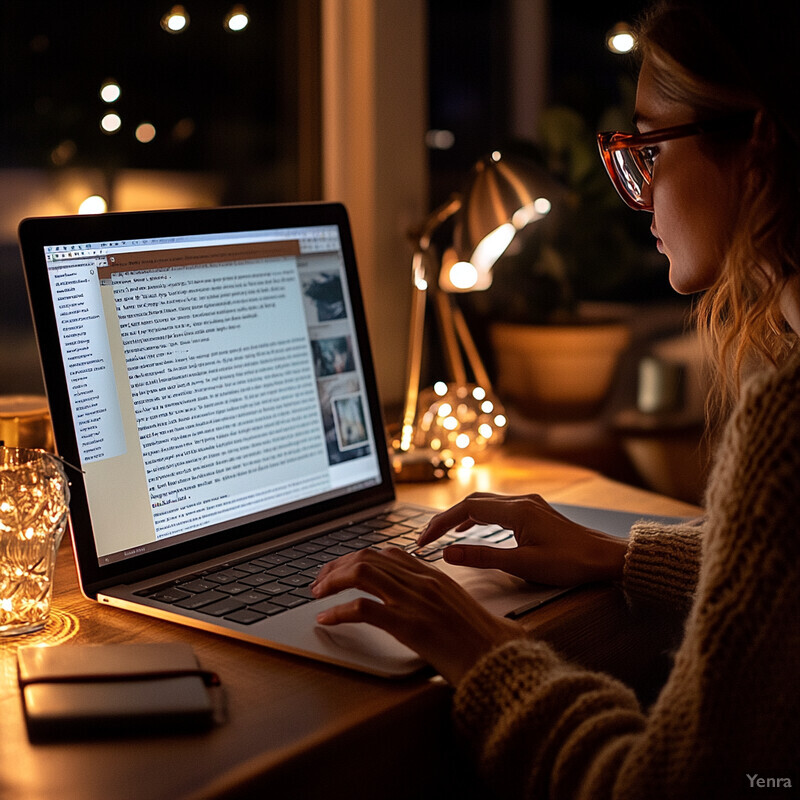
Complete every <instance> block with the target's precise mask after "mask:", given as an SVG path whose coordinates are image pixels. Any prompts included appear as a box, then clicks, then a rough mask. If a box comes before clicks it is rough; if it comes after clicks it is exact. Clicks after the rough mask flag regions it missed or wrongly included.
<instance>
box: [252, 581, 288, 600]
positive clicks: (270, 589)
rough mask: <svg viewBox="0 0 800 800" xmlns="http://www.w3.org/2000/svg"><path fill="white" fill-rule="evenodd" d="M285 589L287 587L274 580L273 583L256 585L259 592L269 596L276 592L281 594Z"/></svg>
mask: <svg viewBox="0 0 800 800" xmlns="http://www.w3.org/2000/svg"><path fill="white" fill-rule="evenodd" d="M287 590H288V587H287V586H285V585H284V584H282V583H278V581H275V582H273V583H265V584H264V585H263V586H259V587H258V591H259V592H261V593H262V594H266V595H270V596H272V595H276V594H283V592H285V591H287Z"/></svg>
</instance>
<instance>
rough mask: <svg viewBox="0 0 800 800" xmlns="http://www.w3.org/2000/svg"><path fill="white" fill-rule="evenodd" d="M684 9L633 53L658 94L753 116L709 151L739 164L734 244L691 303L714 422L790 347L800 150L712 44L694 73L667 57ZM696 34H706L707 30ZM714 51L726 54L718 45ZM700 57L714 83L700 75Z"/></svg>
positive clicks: (682, 29) (704, 109) (655, 19)
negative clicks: (784, 304) (747, 127)
mask: <svg viewBox="0 0 800 800" xmlns="http://www.w3.org/2000/svg"><path fill="white" fill-rule="evenodd" d="M668 7H669V6H668ZM685 9H686V7H685V6H684V7H679V8H678V12H677V13H676V12H675V9H674V8H673V18H672V19H670V20H669V24H664V20H665V18H666V15H664V14H663V11H662V12H659V11H658V10H657V11H656V12H655V13H654V14H653V15H651V16H650V17H647V18H645V19H644V20H643V22H642V24H641V26H640V35H639V56H640V58H643V57H645V56H646V57H647V58H648V59H649V63H651V64H652V66H653V69H654V75H655V78H656V85H657V87H658V90H659V91H660V92H661V93H663V95H664V96H665V97H667V98H669V99H672V100H676V101H678V102H681V103H684V104H686V105H688V106H690V107H691V108H693V109H694V111H695V113H696V115H697V118H699V119H701V118H709V117H713V116H720V115H722V114H725V113H734V112H737V111H742V110H745V109H751V110H753V112H754V118H755V121H754V124H753V128H752V132H751V134H750V137H749V139H747V140H746V141H745V140H744V139H739V140H738V141H736V140H730V143H728V142H725V141H722V142H719V141H717V142H715V145H716V146H715V148H714V151H713V152H712V151H709V156H710V157H713V158H719V159H725V158H728V159H733V158H737V159H740V160H741V159H743V163H742V164H741V166H740V167H738V168H739V169H740V170H741V175H742V176H743V178H742V187H741V200H740V204H739V208H740V211H739V214H738V218H737V220H736V223H735V225H734V234H733V237H732V240H731V241H730V243H729V246H728V248H727V251H726V253H725V255H724V258H723V262H722V264H721V268H720V270H719V274H718V277H717V279H716V281H715V283H714V285H713V286H711V287H710V288H709V289H708V290H706V291H705V292H704V293H703V295H702V296H701V297H700V298H699V300H698V301H697V302H696V303H695V305H694V318H695V321H696V324H697V328H698V331H699V333H700V336H701V339H702V341H703V342H704V344H705V346H706V351H707V354H708V357H709V364H710V373H711V386H712V390H711V393H710V396H709V404H708V412H709V421H710V422H713V421H715V420H716V421H720V420H721V419H723V418H724V417H725V416H727V413H728V411H729V410H730V409H731V408H732V406H733V404H734V402H735V401H736V399H737V397H738V393H739V387H740V385H741V381H742V379H743V377H744V376H745V374H746V373H747V372H748V371H749V370H750V369H751V368H756V367H759V366H762V367H763V366H764V365H773V366H779V365H780V364H781V363H782V362H783V361H784V360H785V358H786V357H787V355H788V353H789V351H790V350H791V349H792V347H793V346H794V343H795V342H796V340H797V336H796V334H794V333H792V332H790V331H789V329H788V327H787V325H786V322H785V320H784V317H783V314H782V312H781V307H780V303H781V295H782V293H783V292H784V290H785V288H786V285H787V283H788V282H789V281H790V280H791V279H792V278H793V277H794V278H797V276H799V275H800V261H799V260H798V256H799V255H800V247H798V241H799V240H798V228H799V227H800V188H799V184H800V178H799V177H798V176H799V175H800V169H798V162H800V148H798V142H797V132H796V131H794V130H792V129H791V128H789V129H788V130H787V128H786V125H785V120H783V121H781V120H778V119H776V118H775V116H773V115H772V114H771V113H770V109H768V108H765V106H764V104H763V103H762V102H761V100H760V98H759V96H758V93H757V91H755V90H754V88H753V86H754V84H753V82H752V81H750V80H745V79H743V77H742V74H741V73H739V74H737V69H735V68H733V67H732V68H731V69H730V70H729V71H728V72H727V73H726V72H724V71H722V70H721V68H720V60H721V58H722V57H721V56H720V53H719V52H714V51H715V48H714V47H713V46H712V47H710V48H708V50H709V51H708V52H707V53H705V52H704V53H703V54H702V55H701V56H700V57H698V56H697V55H696V53H695V52H693V51H692V55H691V58H692V60H693V61H694V62H695V63H692V65H691V68H689V67H688V66H686V65H685V64H683V63H681V61H680V60H678V58H677V57H676V56H673V55H672V53H671V52H670V45H671V44H672V42H677V41H678V37H679V36H680V37H681V40H680V43H679V44H676V45H675V49H676V51H677V53H678V54H688V53H689V52H690V51H689V50H688V49H687V43H686V32H687V26H686V24H685V22H686V20H685V19H684V18H683V16H685V13H686V10H685ZM681 15H683V16H681ZM705 22H708V21H707V20H705ZM680 23H683V24H680ZM688 30H692V28H691V26H690V27H689V28H688ZM702 33H703V35H704V36H705V37H708V35H709V33H708V30H704V31H702ZM699 35H700V34H698V39H699ZM718 39H719V37H718ZM706 42H707V39H706ZM717 44H718V45H719V44H720V43H719V41H718V42H717ZM723 44H728V45H730V44H731V43H730V42H727V43H723ZM698 49H700V50H701V51H702V48H698ZM721 49H725V50H729V49H730V48H722V47H721V45H720V46H719V47H717V48H716V50H717V51H719V50H721ZM724 55H728V53H727V52H723V56H724ZM703 58H705V59H706V61H707V63H708V64H709V67H708V71H709V72H711V74H712V75H713V76H714V80H711V79H708V78H706V77H704V76H703V70H702V59H703ZM698 61H699V62H700V63H698ZM712 64H713V66H711V65H712ZM735 66H736V67H737V68H738V67H740V66H741V65H740V64H736V65H735ZM721 76H724V79H721ZM701 146H703V145H702V144H701Z"/></svg>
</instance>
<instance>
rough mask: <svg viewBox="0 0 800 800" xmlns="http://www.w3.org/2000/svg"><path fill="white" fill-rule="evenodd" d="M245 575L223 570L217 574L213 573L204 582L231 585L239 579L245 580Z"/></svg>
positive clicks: (236, 570) (231, 570)
mask: <svg viewBox="0 0 800 800" xmlns="http://www.w3.org/2000/svg"><path fill="white" fill-rule="evenodd" d="M246 577H247V573H246V572H242V571H241V570H238V569H233V568H230V569H223V570H220V571H219V572H213V573H212V574H211V575H208V576H207V578H206V580H209V581H212V582H213V583H233V582H234V581H236V580H239V578H246Z"/></svg>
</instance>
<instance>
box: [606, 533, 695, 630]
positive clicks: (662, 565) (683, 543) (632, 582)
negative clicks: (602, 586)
mask: <svg viewBox="0 0 800 800" xmlns="http://www.w3.org/2000/svg"><path fill="white" fill-rule="evenodd" d="M703 530H704V525H703V524H701V523H700V521H698V522H697V523H694V522H687V523H683V524H679V525H659V524H658V523H655V522H649V521H647V520H643V521H641V522H638V523H637V524H636V525H634V526H633V528H632V529H631V534H630V543H629V544H628V552H627V553H626V555H625V567H624V572H623V580H622V588H623V590H624V591H625V595H626V597H627V598H628V602H629V604H630V605H631V607H632V608H636V607H637V606H640V605H641V606H661V607H666V608H669V609H671V610H673V611H678V612H681V613H683V614H685V613H687V612H688V610H689V607H690V606H691V602H692V598H693V597H694V593H695V589H696V588H697V578H698V573H699V570H700V554H701V550H702V535H703Z"/></svg>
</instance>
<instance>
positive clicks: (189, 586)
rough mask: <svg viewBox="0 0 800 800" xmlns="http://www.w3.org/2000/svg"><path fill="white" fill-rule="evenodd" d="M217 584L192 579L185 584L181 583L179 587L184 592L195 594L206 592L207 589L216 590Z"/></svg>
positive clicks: (201, 579) (203, 579)
mask: <svg viewBox="0 0 800 800" xmlns="http://www.w3.org/2000/svg"><path fill="white" fill-rule="evenodd" d="M217 586H218V584H216V583H212V582H211V581H207V580H206V579H205V578H193V579H192V580H190V581H187V582H186V583H181V584H180V587H181V589H183V590H184V591H187V592H192V593H193V594H197V593H199V592H207V591H208V590H209V589H216V588H217Z"/></svg>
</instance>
